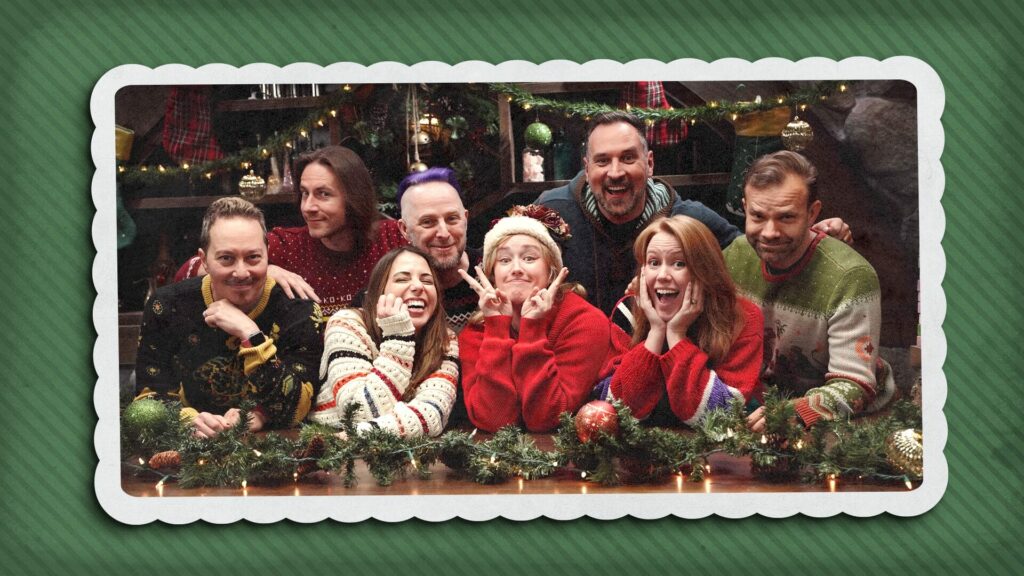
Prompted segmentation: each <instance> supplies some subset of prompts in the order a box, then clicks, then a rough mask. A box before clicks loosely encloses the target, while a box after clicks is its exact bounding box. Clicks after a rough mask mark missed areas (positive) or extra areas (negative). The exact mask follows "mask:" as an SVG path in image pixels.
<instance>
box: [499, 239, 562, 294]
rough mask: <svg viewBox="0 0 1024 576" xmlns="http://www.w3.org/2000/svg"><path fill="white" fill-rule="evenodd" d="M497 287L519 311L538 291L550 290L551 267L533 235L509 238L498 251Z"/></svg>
mask: <svg viewBox="0 0 1024 576" xmlns="http://www.w3.org/2000/svg"><path fill="white" fill-rule="evenodd" d="M496 252H497V254H496V255H495V259H494V271H493V276H494V287H495V288H497V289H498V290H501V291H502V292H504V293H505V294H506V295H507V296H508V297H509V300H510V301H511V302H512V307H513V308H516V309H519V308H520V307H521V306H522V305H523V302H525V301H526V300H527V299H528V298H529V297H530V293H531V292H532V291H533V289H534V288H547V287H548V285H549V284H550V283H551V279H552V270H551V264H550V263H549V262H548V261H547V260H546V259H545V257H544V248H543V247H541V244H540V242H538V241H537V240H536V239H535V238H534V237H533V236H527V235H526V234H515V235H512V236H509V237H508V239H507V240H505V241H504V242H502V243H501V244H500V245H499V246H498V248H497V249H496Z"/></svg>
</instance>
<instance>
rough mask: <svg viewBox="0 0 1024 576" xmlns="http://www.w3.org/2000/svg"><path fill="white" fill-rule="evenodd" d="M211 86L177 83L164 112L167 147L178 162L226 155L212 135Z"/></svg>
mask: <svg viewBox="0 0 1024 576" xmlns="http://www.w3.org/2000/svg"><path fill="white" fill-rule="evenodd" d="M211 90H212V87H210V86H175V87H174V88H171V93H170V94H169V95H168V96H167V111H166V112H165V113H164V133H163V146H164V150H166V151H167V153H168V154H170V155H171V158H174V159H175V160H176V161H177V162H178V163H179V164H180V163H183V162H189V163H192V164H196V163H201V162H209V161H211V160H217V159H219V158H221V157H223V156H224V153H223V152H221V150H220V145H218V144H217V138H216V137H215V136H214V135H213V122H212V119H211V118H212V116H213V111H212V108H213V105H212V103H211V102H210V91H211Z"/></svg>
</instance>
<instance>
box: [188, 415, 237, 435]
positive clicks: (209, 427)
mask: <svg viewBox="0 0 1024 576" xmlns="http://www.w3.org/2000/svg"><path fill="white" fill-rule="evenodd" d="M237 422H238V419H237V416H236V417H235V422H229V421H228V419H227V418H225V417H224V416H221V415H219V414H211V413H210V412H200V413H199V414H197V415H196V417H195V418H194V419H193V420H192V427H193V431H192V434H193V435H194V436H196V437H197V438H213V437H214V436H216V435H217V434H220V433H221V432H223V431H225V430H227V429H228V428H231V427H232V426H234V425H235V424H236V423H237Z"/></svg>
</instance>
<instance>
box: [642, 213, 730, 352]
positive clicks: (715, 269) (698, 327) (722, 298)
mask: <svg viewBox="0 0 1024 576" xmlns="http://www.w3.org/2000/svg"><path fill="white" fill-rule="evenodd" d="M658 232H665V233H666V234H670V235H671V236H672V237H673V238H675V239H676V241H677V242H679V245H680V246H681V247H682V253H683V261H684V262H685V263H686V266H687V267H688V268H689V269H690V278H691V281H692V280H697V281H698V282H700V283H701V286H703V287H704V310H703V311H702V312H701V314H700V316H698V317H697V320H695V321H694V322H693V324H691V325H690V328H689V329H688V330H687V336H689V337H690V339H691V340H693V341H694V342H696V343H697V346H698V347H700V349H701V350H703V351H704V352H705V353H706V354H707V355H708V357H709V358H710V359H711V362H712V363H713V364H714V363H717V362H720V361H721V360H722V359H724V358H725V356H726V354H728V352H729V348H730V347H731V346H732V342H733V340H735V338H736V335H738V334H739V328H741V327H742V323H743V314H742V313H741V311H740V308H739V302H738V301H737V299H736V285H735V284H733V281H732V277H731V276H729V270H728V269H727V268H726V267H725V259H724V258H723V257H722V250H721V248H719V246H718V241H717V240H715V236H714V235H713V234H712V233H711V230H709V229H708V227H707V226H705V225H704V224H702V223H701V222H700V221H699V220H696V219H694V218H691V217H689V216H683V215H678V216H672V217H667V216H661V217H659V218H656V219H655V220H654V221H653V222H651V223H650V224H649V225H648V226H647V227H646V228H644V229H643V231H642V232H640V235H639V236H637V238H636V241H635V242H634V243H633V256H634V257H635V258H636V262H637V276H636V277H637V282H636V283H637V290H647V286H644V285H641V283H640V281H639V278H640V270H641V269H642V268H643V267H644V264H645V263H646V261H647V245H648V244H650V243H651V238H654V235H655V234H657V233H658ZM633 318H635V319H636V326H635V327H634V329H633V345H634V346H635V345H636V344H639V343H640V342H643V341H644V339H645V338H647V333H648V332H650V330H651V326H650V323H649V322H648V321H647V315H646V314H644V311H643V310H642V309H641V308H640V298H639V296H637V297H636V298H634V302H633Z"/></svg>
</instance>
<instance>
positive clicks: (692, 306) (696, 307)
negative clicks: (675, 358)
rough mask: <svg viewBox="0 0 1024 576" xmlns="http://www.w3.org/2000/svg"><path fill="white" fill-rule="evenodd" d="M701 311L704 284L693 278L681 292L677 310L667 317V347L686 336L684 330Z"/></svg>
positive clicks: (687, 328) (702, 308) (702, 307)
mask: <svg viewBox="0 0 1024 576" xmlns="http://www.w3.org/2000/svg"><path fill="white" fill-rule="evenodd" d="M703 311H704V286H703V285H701V283H700V282H699V281H698V280H697V279H696V278H694V279H692V280H690V282H689V284H687V285H686V290H685V291H684V292H683V303H682V304H680V305H679V310H678V311H677V312H676V313H675V315H674V316H672V318H671V319H669V321H668V324H667V326H666V331H667V337H668V346H669V348H671V347H672V346H674V345H675V343H676V342H678V341H679V340H682V339H683V338H685V337H686V331H687V330H689V329H690V326H691V325H693V323H694V321H696V320H697V317H698V316H700V315H701V312H703Z"/></svg>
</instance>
